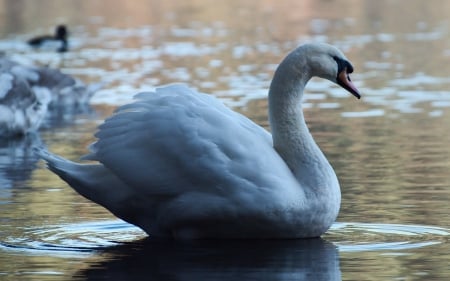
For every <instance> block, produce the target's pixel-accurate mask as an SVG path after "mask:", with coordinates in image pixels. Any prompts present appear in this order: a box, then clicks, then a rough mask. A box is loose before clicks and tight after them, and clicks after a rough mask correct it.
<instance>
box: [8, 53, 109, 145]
mask: <svg viewBox="0 0 450 281" xmlns="http://www.w3.org/2000/svg"><path fill="white" fill-rule="evenodd" d="M100 87H101V84H93V85H89V86H86V85H84V84H83V83H82V82H81V81H79V80H77V79H75V78H73V77H72V76H70V75H67V74H64V73H62V72H61V71H60V70H58V69H54V68H49V67H34V66H27V65H22V64H19V63H17V62H14V61H12V60H10V59H7V58H5V57H0V137H5V136H6V137H10V136H16V135H23V134H26V133H28V132H33V131H37V130H38V128H39V127H40V125H41V124H42V122H43V120H44V119H45V118H46V117H47V116H48V115H49V114H48V113H50V114H52V113H53V112H57V113H58V112H60V111H63V112H64V113H65V114H72V115H73V114H74V113H77V112H78V111H82V110H84V108H85V107H86V106H87V104H88V102H89V100H90V98H91V97H92V95H93V94H94V93H95V92H96V91H97V90H98V89H99V88H100Z"/></svg>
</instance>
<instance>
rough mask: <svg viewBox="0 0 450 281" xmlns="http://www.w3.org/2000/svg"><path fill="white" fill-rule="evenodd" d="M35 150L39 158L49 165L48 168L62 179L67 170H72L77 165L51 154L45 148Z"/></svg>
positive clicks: (35, 148)
mask: <svg viewBox="0 0 450 281" xmlns="http://www.w3.org/2000/svg"><path fill="white" fill-rule="evenodd" d="M33 149H34V152H35V153H36V154H37V155H38V156H39V157H41V158H42V159H44V160H45V162H46V163H47V167H48V168H49V169H50V170H51V171H52V172H54V173H55V174H57V175H58V176H60V177H62V173H64V172H65V171H66V170H67V169H70V168H71V167H73V166H74V165H77V164H76V163H75V162H72V161H69V160H67V159H65V158H63V157H61V156H58V155H56V154H53V153H50V152H49V151H48V150H46V149H45V148H43V147H34V148H33Z"/></svg>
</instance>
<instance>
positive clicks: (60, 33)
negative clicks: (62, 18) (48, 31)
mask: <svg viewBox="0 0 450 281" xmlns="http://www.w3.org/2000/svg"><path fill="white" fill-rule="evenodd" d="M67 35H68V32H67V28H66V26H65V25H58V26H57V27H56V29H55V34H54V35H41V36H37V37H34V38H31V39H30V40H28V44H29V45H31V46H32V47H34V48H41V47H43V46H44V45H47V44H54V43H59V47H58V49H57V51H58V52H66V51H67V49H68V43H67Z"/></svg>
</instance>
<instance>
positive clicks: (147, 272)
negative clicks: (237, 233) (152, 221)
mask: <svg viewBox="0 0 450 281" xmlns="http://www.w3.org/2000/svg"><path fill="white" fill-rule="evenodd" d="M101 257H102V258H104V257H106V260H105V259H103V260H102V261H101V262H95V261H94V262H92V263H91V266H90V268H88V269H85V270H82V271H79V272H78V274H77V275H79V277H83V278H85V279H86V280H227V281H229V280H327V281H330V280H341V273H340V269H339V256H338V251H337V248H336V247H335V246H334V245H333V244H332V243H329V242H327V241H324V240H322V239H320V238H317V239H303V240H283V241H281V240H236V241H223V240H207V241H182V242H180V241H158V240H156V241H155V240H152V239H145V240H142V241H139V242H137V243H131V244H124V245H120V246H116V247H113V248H108V249H106V250H105V253H103V254H102V255H101Z"/></svg>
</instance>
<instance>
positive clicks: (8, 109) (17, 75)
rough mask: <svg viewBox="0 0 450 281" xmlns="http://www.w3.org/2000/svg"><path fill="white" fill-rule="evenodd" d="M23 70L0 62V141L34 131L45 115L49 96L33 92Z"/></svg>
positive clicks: (9, 62) (11, 64) (44, 93)
mask: <svg viewBox="0 0 450 281" xmlns="http://www.w3.org/2000/svg"><path fill="white" fill-rule="evenodd" d="M25 73H26V72H24V69H23V68H22V67H21V66H20V65H18V64H16V63H15V62H12V61H10V60H8V59H4V58H0V138H2V137H11V136H18V135H24V134H26V133H28V132H32V131H36V130H37V129H38V128H39V126H40V125H41V123H42V121H43V120H44V118H45V115H46V113H47V106H48V103H49V102H50V93H48V92H46V91H41V90H39V89H37V90H36V91H35V90H33V89H32V88H31V87H30V85H29V83H28V81H27V79H26V77H24V76H26V75H25Z"/></svg>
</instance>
